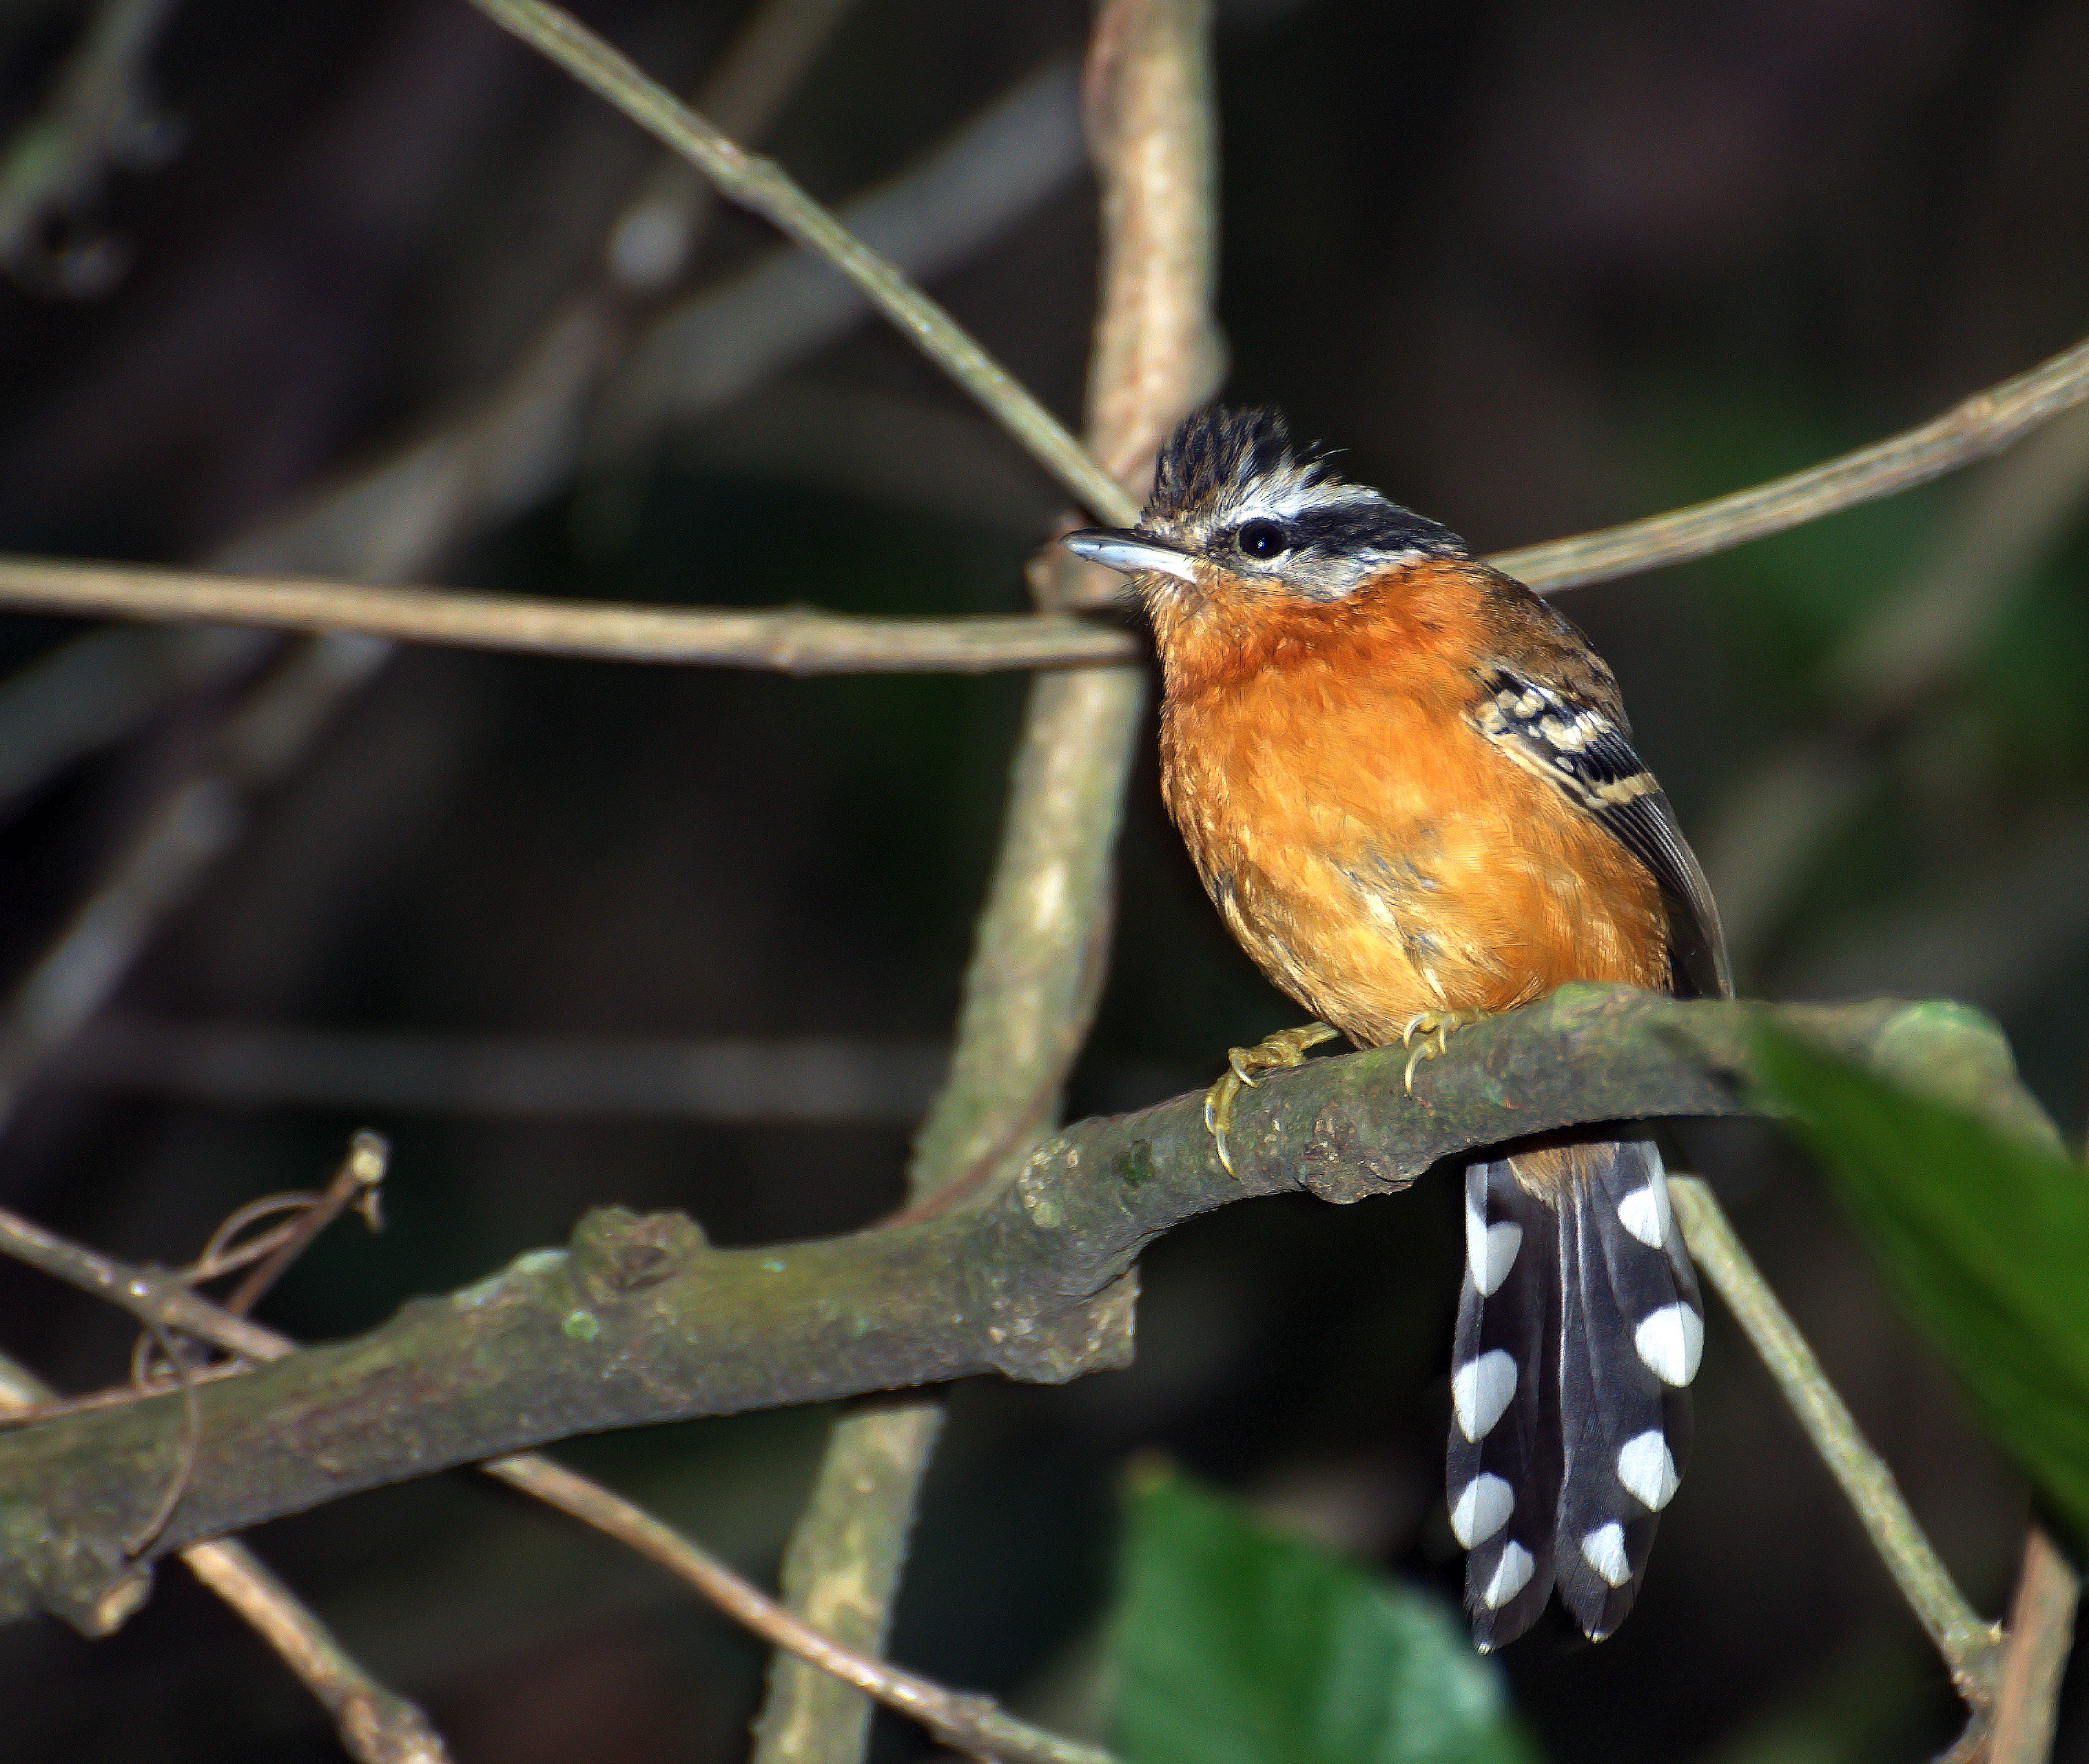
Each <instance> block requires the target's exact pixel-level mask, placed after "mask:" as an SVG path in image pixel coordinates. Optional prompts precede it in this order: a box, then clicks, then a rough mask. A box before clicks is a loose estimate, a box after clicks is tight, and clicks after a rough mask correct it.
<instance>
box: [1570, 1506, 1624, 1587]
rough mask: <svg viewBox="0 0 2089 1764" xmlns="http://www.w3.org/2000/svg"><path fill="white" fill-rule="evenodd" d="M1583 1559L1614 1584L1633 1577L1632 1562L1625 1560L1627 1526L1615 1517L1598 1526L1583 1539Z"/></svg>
mask: <svg viewBox="0 0 2089 1764" xmlns="http://www.w3.org/2000/svg"><path fill="white" fill-rule="evenodd" d="M1581 1560H1583V1561H1585V1562H1586V1563H1587V1564H1589V1567H1591V1568H1593V1569H1595V1571H1596V1572H1597V1573H1598V1574H1600V1575H1602V1577H1603V1578H1604V1580H1605V1581H1606V1582H1608V1583H1609V1584H1610V1585H1611V1586H1624V1583H1625V1582H1627V1581H1628V1580H1630V1579H1631V1578H1632V1564H1631V1563H1630V1562H1628V1561H1627V1560H1625V1528H1624V1526H1621V1525H1619V1523H1618V1522H1617V1521H1616V1520H1615V1519H1613V1520H1612V1521H1611V1522H1610V1523H1609V1524H1608V1525H1603V1526H1597V1527H1596V1529H1595V1530H1593V1531H1591V1532H1590V1533H1589V1534H1588V1536H1586V1537H1585V1538H1584V1539H1581Z"/></svg>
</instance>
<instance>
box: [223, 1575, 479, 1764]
mask: <svg viewBox="0 0 2089 1764" xmlns="http://www.w3.org/2000/svg"><path fill="white" fill-rule="evenodd" d="M182 1561H183V1562H184V1563H186V1564H187V1566H188V1569H189V1571H190V1573H192V1574H194V1575H195V1577H196V1578H197V1579H198V1580H199V1581H201V1582H203V1583H204V1586H208V1588H209V1589H210V1590H212V1592H214V1593H216V1594H217V1596H218V1597H219V1598H221V1599H223V1600H224V1601H225V1603H227V1604H228V1605H229V1606H231V1607H232V1608H233V1609H234V1611H236V1612H238V1613H239V1615H240V1616H242V1617H244V1618H245V1619H246V1620H247V1622H248V1623H250V1624H251V1625H253V1627H254V1628H255V1629H256V1630H257V1631H259V1632H260V1635H261V1637H262V1639H263V1640H264V1641H265V1642H268V1645H269V1646H271V1647H272V1648H273V1649H275V1650H276V1652H277V1655H279V1656H280V1657H281V1659H282V1661H283V1663H284V1664H285V1665H286V1666H288V1667H290V1670H291V1671H292V1672H294V1673H296V1674H297V1676H298V1679H299V1680H301V1681H302V1683H303V1685H304V1686H305V1688H306V1689H307V1690H309V1691H311V1693H312V1695H313V1696H314V1697H316V1698H317V1699H318V1701H319V1703H320V1706H321V1707H322V1708H324V1710H326V1711H327V1713H328V1715H332V1717H333V1720H334V1725H335V1727H336V1728H337V1729H338V1730H339V1732H340V1734H341V1745H342V1747H343V1749H345V1750H346V1751H347V1753H348V1754H349V1756H350V1757H351V1758H355V1759H358V1761H360V1764H447V1761H448V1758H449V1755H450V1754H449V1751H448V1748H447V1747H445V1746H444V1744H443V1742H442V1739H441V1737H440V1736H439V1735H438V1734H437V1733H436V1732H435V1729H434V1728H431V1727H430V1726H429V1725H428V1718H427V1716H426V1715H423V1714H422V1713H421V1711H420V1710H418V1709H417V1708H415V1707H414V1705H413V1704H412V1703H410V1702H407V1701H406V1699H405V1697H401V1696H399V1695H397V1693H394V1692H392V1691H389V1690H387V1689H385V1688H384V1686H383V1685H380V1684H379V1683H378V1682H377V1681H376V1680H375V1679H373V1678H372V1677H371V1676H370V1675H369V1674H368V1673H367V1672H365V1671H364V1670H363V1669H362V1666H361V1665H360V1664H359V1663H358V1662H357V1661H356V1660H355V1659H354V1657H353V1656H352V1655H350V1654H349V1652H348V1651H347V1650H346V1649H345V1648H343V1647H342V1646H341V1642H340V1641H339V1640H338V1639H337V1637H335V1635H334V1634H333V1633H332V1630H330V1629H328V1628H327V1626H326V1625H324V1624H323V1623H321V1622H320V1620H319V1619H318V1618H317V1617H316V1616H314V1615H313V1614H312V1613H311V1612H310V1611H307V1609H306V1608H305V1607H304V1606H303V1605H302V1604H301V1603H298V1599H297V1596H296V1594H294V1593H292V1592H291V1590H290V1588H289V1587H287V1586H285V1585H284V1584H283V1583H282V1582H281V1581H280V1580H278V1579H277V1577H275V1575H274V1574H272V1573H270V1572H269V1571H268V1569H267V1568H266V1567H265V1566H264V1565H263V1564H262V1563H261V1561H260V1560H259V1559H258V1558H257V1557H256V1556H254V1555H253V1554H252V1553H251V1552H250V1551H248V1550H247V1548H246V1547H244V1546H243V1545H242V1544H239V1543H234V1542H226V1543H196V1544H191V1546H190V1547H188V1548H187V1549H186V1550H184V1551H182Z"/></svg>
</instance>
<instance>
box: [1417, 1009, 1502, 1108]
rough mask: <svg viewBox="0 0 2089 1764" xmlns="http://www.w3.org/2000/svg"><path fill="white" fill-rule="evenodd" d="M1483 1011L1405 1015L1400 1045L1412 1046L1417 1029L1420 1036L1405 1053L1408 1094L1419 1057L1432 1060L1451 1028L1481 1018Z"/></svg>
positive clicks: (1448, 1040)
mask: <svg viewBox="0 0 2089 1764" xmlns="http://www.w3.org/2000/svg"><path fill="white" fill-rule="evenodd" d="M1486 1015H1487V1013H1486V1011H1416V1012H1415V1013H1414V1015H1413V1016H1411V1017H1409V1019H1407V1022H1406V1024H1405V1026H1404V1027H1403V1028H1401V1032H1400V1045H1401V1046H1402V1047H1413V1045H1414V1037H1415V1035H1416V1033H1417V1032H1420V1034H1421V1037H1422V1045H1420V1046H1419V1047H1416V1048H1414V1051H1413V1053H1412V1054H1409V1055H1408V1057H1407V1075H1406V1084H1407V1093H1408V1095H1409V1096H1410V1097H1411V1096H1413V1094H1414V1068H1415V1067H1418V1066H1419V1065H1420V1064H1421V1063H1422V1061H1424V1060H1433V1059H1435V1058H1436V1056H1437V1055H1438V1054H1441V1053H1443V1052H1444V1051H1445V1049H1448V1047H1449V1046H1450V1045H1451V1032H1452V1030H1453V1029H1462V1028H1465V1026H1466V1025H1467V1024H1472V1023H1478V1022H1480V1021H1482V1019H1485V1017H1486ZM1432 1038H1433V1041H1434V1045H1431V1041H1432Z"/></svg>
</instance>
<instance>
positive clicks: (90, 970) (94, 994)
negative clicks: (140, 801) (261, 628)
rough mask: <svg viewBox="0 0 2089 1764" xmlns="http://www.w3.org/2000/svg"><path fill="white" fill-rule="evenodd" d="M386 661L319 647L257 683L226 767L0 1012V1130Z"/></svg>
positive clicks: (154, 825)
mask: <svg viewBox="0 0 2089 1764" xmlns="http://www.w3.org/2000/svg"><path fill="white" fill-rule="evenodd" d="M383 657H384V647H383V646H381V645H379V644H376V643H373V642H371V640H370V639H369V638H367V637H320V638H317V639H315V640H314V641H313V642H311V643H309V644H307V645H306V646H304V647H303V648H302V649H301V650H298V651H297V652H296V653H295V654H294V655H293V656H292V657H291V658H290V659H289V660H288V661H287V662H285V663H284V664H283V665H282V666H281V667H280V668H278V669H277V671H276V672H275V673H273V674H272V675H271V676H269V677H268V678H267V679H265V680H262V681H261V682H260V684H258V685H256V686H255V688H254V689H253V691H252V692H251V693H250V694H249V696H248V697H247V702H245V703H244V704H243V705H242V706H241V707H240V709H239V710H238V712H237V713H236V714H235V715H234V716H233V718H232V719H231V720H230V721H229V723H227V724H226V725H225V728H224V730H223V732H222V733H221V736H220V737H219V744H218V748H219V753H218V758H217V762H216V763H215V764H214V765H213V766H210V767H208V768H207V769H206V770H204V771H203V772H201V773H200V774H199V775H196V776H195V777H193V778H191V779H190V780H189V781H188V782H187V783H184V784H182V785H181V786H180V787H178V788H177V789H176V790H175V791H174V793H173V794H172V795H171V796H169V798H168V799H167V800H165V802H164V803H163V804H162V805H161V807H160V809H158V810H157V813H154V814H153V815H152V816H151V817H150V818H148V821H147V822H146V824H145V826H144V828H143V829H142V830H140V831H139V834H138V835H136V837H135V839H133V841H132V843H131V846H130V848H128V849H127V851H126V852H123V853H122V855H121V856H119V857H118V859H117V861H116V862H115V863H114V865H112V866H111V867H110V869H109V873H108V874H107V876H106V878H105V880H104V881H103V882H102V883H101V886H100V887H99V888H98V889H97V890H96V891H95V892H94V893H93V894H92V895H90V896H89V897H88V899H87V900H86V902H85V903H84V904H83V905H82V906H81V907H80V908H79V910H78V911H77V912H75V914H74V916H73V917H72V919H71V921H70V922H69V923H68V924H67V925H66V927H65V929H63V930H62V931H61V932H60V933H59V934H58V937H57V938H56V939H55V940H54V942H52V943H51V945H50V946H49V948H48V949H47V950H46V951H45V954H44V955H43V956H42V958H41V959H40V960H39V961H38V962H37V963H36V965H35V967H34V968H32V969H31V970H30V972H29V974H28V976H27V978H25V979H24V981H23V982H22V983H21V985H19V987H18V988H17V989H16V990H15V994H14V995H13V996H12V997H11V998H9V999H8V1000H7V1001H6V1004H5V1006H4V1007H0V1126H4V1125H5V1123H6V1121H7V1119H8V1118H10V1117H11V1115H12V1114H13V1112H14V1110H15V1107H16V1105H18V1104H19V1101H20V1100H21V1097H22V1093H23V1091H24V1088H25V1087H26V1086H27V1085H28V1083H29V1082H30V1081H31V1079H32V1078H33V1077H34V1076H35V1075H36V1072H37V1071H39V1070H40V1069H41V1067H42V1066H43V1064H44V1062H45V1061H46V1060H48V1059H49V1058H50V1057H51V1055H52V1054H54V1053H55V1052H56V1051H57V1050H58V1049H59V1048H60V1047H62V1045H64V1044H65V1043H66V1041H69V1040H71V1037H73V1036H74V1035H75V1034H77V1033H78V1032H79V1029H80V1028H81V1027H82V1026H83V1025H84V1024H86V1022H87V1021H88V1019H89V1018H91V1017H92V1016H93V1015H94V1014H95V1013H96V1012H97V1011H99V1010H100V1009H101V1006H102V1005H103V1004H104V1003H105V1002H107V1000H108V998H109V995H110V994H112V993H113V992H114V990H115V989H116V987H117V985H118V983H119V982H120V981H122V977H123V976H124V975H125V974H126V973H127V972H129V970H130V968H131V964H132V963H133V962H134V961H135V959H137V956H138V955H139V951H141V950H142V949H143V948H144V945H145V943H146V942H147V940H148V938H150V937H151V935H152V933H153V932H154V931H155V930H156V929H157V928H158V926H159V924H160V922H161V920H162V918H164V916H165V915H166V913H167V912H169V911H170V910H172V909H173V908H174V907H176V906H177V905H178V904H179V903H181V902H182V900H184V899H187V896H188V895H189V892H190V891H191V889H192V888H193V887H194V886H195V884H196V882H198V881H199V879H200V878H201V877H202V875H203V874H204V872H205V871H206V870H207V869H209V867H210V866H211V865H212V864H213V863H215V862H216V861H217V859H218V858H219V857H220V856H221V855H222V854H223V853H224V852H225V851H226V850H227V849H228V848H229V847H230V846H231V844H232V843H234V840H235V839H237V838H238V835H239V832H240V830H241V827H242V823H243V820H244V815H245V808H244V799H245V795H246V793H247V792H248V791H250V790H252V789H255V788H260V787H261V786H264V785H266V784H268V783H271V782H272V781H273V780H274V779H277V778H278V777H280V776H281V775H282V773H283V772H284V770H285V769H286V768H287V767H289V766H290V765H291V764H292V763H293V762H294V761H295V760H296V758H297V757H298V755H299V754H300V753H302V751H303V749H304V748H305V745H306V744H307V742H308V741H309V740H311V737H312V736H314V735H315V733H316V732H318V730H319V729H320V727H321V726H322V725H323V724H324V722H325V720H326V719H327V718H328V716H329V715H331V714H332V710H334V708H335V707H336V706H337V705H338V704H339V703H340V702H341V701H342V700H343V699H344V698H345V697H347V696H348V695H349V694H350V693H352V692H354V690H355V689H356V688H357V687H358V686H360V685H362V682H363V681H364V680H366V679H367V678H368V677H369V675H370V672H371V669H372V668H374V667H375V666H376V665H377V664H378V663H379V662H380V661H381V660H382V659H383Z"/></svg>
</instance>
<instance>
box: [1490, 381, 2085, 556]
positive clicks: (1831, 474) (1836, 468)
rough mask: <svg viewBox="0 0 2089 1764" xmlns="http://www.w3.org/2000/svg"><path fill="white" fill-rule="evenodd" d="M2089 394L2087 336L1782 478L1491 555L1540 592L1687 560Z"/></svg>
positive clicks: (1945, 461)
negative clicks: (1921, 417)
mask: <svg viewBox="0 0 2089 1764" xmlns="http://www.w3.org/2000/svg"><path fill="white" fill-rule="evenodd" d="M2084 398H2089V339H2085V340H2084V341H2081V342H2078V343H2077V344H2075V345H2074V346H2072V347H2071V348H2069V349H2065V350H2061V352H2060V354H2057V355H2055V356H2053V357H2051V358H2048V359H2047V360H2045V361H2043V362H2041V363H2039V365H2038V366H2037V367H2034V368H2031V370H2030V371H2028V372H2026V373H2022V374H2019V375H2018V376H2016V377H2015V378H2014V380H2004V381H2002V382H2001V384H2000V385H1996V386H1990V387H1988V388H1987V389H1986V390H1985V391H1984V392H1976V393H1974V394H1973V395H1972V397H1970V398H1966V399H1963V400H1962V401H1960V402H1958V404H1955V405H1954V406H1952V407H1951V408H1950V410H1947V411H1945V413H1944V414H1943V415H1942V416H1941V417H1937V418H1934V419H1932V421H1930V422H1928V423H1923V424H1921V425H1920V427H1915V428H1912V429H1904V430H1902V431H1901V432H1900V433H1899V434H1898V435H1894V436H1889V437H1888V438H1887V439H1886V440H1883V441H1874V442H1873V443H1872V444H1871V445H1870V446H1868V447H1860V448H1859V449H1856V450H1855V452H1854V453H1843V454H1840V455H1838V456H1837V457H1835V458H1834V459H1831V460H1825V461H1822V462H1821V464H1820V465H1818V466H1808V468H1807V469H1806V470H1804V471H1798V472H1794V473H1792V474H1791V475H1790V476H1789V477H1786V478H1774V479H1771V480H1770V481H1769V483H1764V484H1757V485H1755V486H1754V487H1752V488H1750V489H1748V490H1737V491H1734V492H1733V493H1732V494H1731V495H1729V496H1715V497H1714V498H1713V499H1712V500H1710V501H1709V502H1699V503H1693V504H1691V505H1690V506H1689V507H1688V508H1686V509H1672V510H1671V511H1670V512H1669V513H1666V514H1658V515H1655V516H1653V517H1651V518H1649V519H1648V520H1645V521H1628V522H1627V523H1626V524H1625V525H1624V526H1614V527H1605V528H1603V529H1602V530H1599V531H1598V532H1594V533H1583V534H1577V535H1576V536H1575V537H1573V538H1572V539H1553V540H1551V541H1549V542H1548V543H1545V544H1543V545H1528V546H1525V547H1523V548H1522V549H1521V550H1520V551H1514V552H1501V553H1499V555H1497V556H1495V557H1493V558H1491V559H1490V560H1489V561H1490V562H1491V563H1492V564H1495V567H1496V568H1498V569H1503V570H1506V571H1507V572H1508V573H1509V574H1510V575H1512V576H1514V577H1516V579H1517V580H1518V581H1520V582H1528V583H1529V585H1530V586H1532V587H1534V588H1537V589H1540V590H1543V591H1545V592H1546V593H1548V594H1556V593H1558V592H1559V590H1562V589H1564V588H1575V587H1579V586H1581V585H1582V584H1583V583H1585V582H1607V581H1609V580H1611V578H1613V577H1618V576H1628V575H1631V574H1632V573H1634V572H1636V571H1638V570H1643V569H1660V568H1662V566H1664V565H1666V564H1681V563H1686V562H1688V560H1690V559H1692V558H1693V557H1705V556H1709V555H1710V554H1711V553H1713V552H1722V551H1726V550H1728V549H1730V548H1731V547H1734V546H1736V545H1740V544H1744V543H1747V542H1748V540H1750V539H1763V538H1766V537H1767V536H1768V535H1769V534H1772V533H1782V532H1783V531H1784V530H1785V529H1786V528H1787V527H1795V526H1803V525H1804V523H1805V522H1807V521H1817V520H1819V519H1820V518H1821V517H1822V516H1823V515H1829V514H1834V513H1839V512H1840V511H1841V510H1842V509H1848V508H1853V507H1855V505H1856V504H1859V503H1860V502H1871V501H1873V500H1877V498H1879V497H1881V496H1892V495H1893V494H1894V493H1895V492H1896V491H1902V490H1907V489H1911V488H1912V487H1914V486H1915V485H1916V484H1920V483H1928V481H1929V480H1930V479H1932V478H1937V477H1941V475H1942V474H1944V473H1945V472H1948V471H1952V470H1955V469H1956V468H1958V466H1964V465H1967V464H1968V463H1970V462H1971V461H1974V460H1976V459H1983V458H1985V457H1987V456H1988V454H1990V453H1999V452H2001V449H2004V448H2005V447H2007V446H2008V445H2009V444H2010V443H2011V442H2012V441H2014V440H2016V439H2017V437H2018V436H2020V435H2023V434H2024V433H2026V432H2027V431H2029V430H2031V429H2034V428H2035V427H2037V426H2038V425H2039V424H2040V423H2043V422H2044V421H2045V420H2046V419H2047V418H2049V417H2052V416H2055V415H2057V414H2058V413H2059V412H2061V411H2062V410H2066V409H2067V408H2068V407H2069V406H2072V405H2076V404H2079V403H2080V402H2081V401H2083V399H2084Z"/></svg>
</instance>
